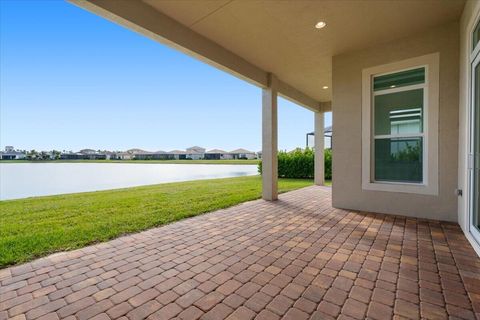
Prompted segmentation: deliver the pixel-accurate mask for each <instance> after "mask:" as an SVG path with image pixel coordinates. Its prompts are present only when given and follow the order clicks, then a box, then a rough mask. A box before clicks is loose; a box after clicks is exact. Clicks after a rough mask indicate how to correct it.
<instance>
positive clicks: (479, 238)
mask: <svg viewBox="0 0 480 320" xmlns="http://www.w3.org/2000/svg"><path fill="white" fill-rule="evenodd" d="M478 47H480V45H479V46H477V48H478ZM475 68H480V54H479V53H478V52H473V53H472V58H471V59H470V108H469V109H470V110H469V118H470V119H469V125H470V128H469V139H468V140H469V150H468V168H467V170H468V178H469V179H468V180H469V181H468V200H469V201H468V204H469V205H468V231H469V232H470V234H471V235H472V237H473V238H474V239H475V241H476V242H477V243H478V244H479V245H480V229H478V228H477V227H476V226H474V224H473V218H474V214H475V213H474V209H475V205H474V201H475V195H474V192H475V186H474V184H475V170H476V169H475V161H477V162H479V160H478V159H475V128H474V127H475V118H476V117H477V116H478V115H477V114H476V113H478V112H480V106H478V107H477V108H476V106H475V105H476V104H480V101H476V94H477V92H476V90H475V84H476V83H479V82H480V79H476V73H475ZM475 109H477V112H475ZM479 152H480V150H477V153H479ZM477 179H478V178H477ZM477 185H479V183H478V182H477ZM476 191H477V192H479V190H476ZM479 205H480V203H477V210H478V207H479Z"/></svg>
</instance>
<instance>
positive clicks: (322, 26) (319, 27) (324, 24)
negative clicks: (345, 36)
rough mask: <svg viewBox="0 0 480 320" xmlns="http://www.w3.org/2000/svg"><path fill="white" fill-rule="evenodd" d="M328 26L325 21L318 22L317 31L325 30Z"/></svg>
mask: <svg viewBox="0 0 480 320" xmlns="http://www.w3.org/2000/svg"><path fill="white" fill-rule="evenodd" d="M326 25H327V24H326V23H325V21H319V22H317V24H316V25H315V28H317V29H322V28H325V26H326Z"/></svg>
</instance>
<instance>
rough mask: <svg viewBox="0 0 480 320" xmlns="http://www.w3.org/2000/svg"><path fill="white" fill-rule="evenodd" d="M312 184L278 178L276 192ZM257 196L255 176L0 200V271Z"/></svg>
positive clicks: (308, 181) (256, 178)
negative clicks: (2, 268) (3, 268)
mask: <svg viewBox="0 0 480 320" xmlns="http://www.w3.org/2000/svg"><path fill="white" fill-rule="evenodd" d="M309 185H312V181H311V180H296V179H280V180H279V191H280V192H286V191H290V190H294V189H298V188H302V187H305V186H309ZM260 195H261V178H260V177H259V176H251V177H240V178H228V179H215V180H199V181H188V182H179V183H167V184H160V185H153V186H144V187H136V188H127V189H115V190H108V191H98V192H88V193H76V194H69V195H58V196H48V197H37V198H27V199H20V200H8V201H0V267H6V266H8V265H12V264H17V263H22V262H26V261H29V260H32V259H35V258H37V257H41V256H45V255H47V254H50V253H53V252H56V251H63V250H71V249H75V248H80V247H84V246H86V245H88V244H91V243H95V242H101V241H106V240H109V239H113V238H116V237H118V236H120V235H123V234H127V233H132V232H137V231H141V230H145V229H148V228H152V227H155V226H160V225H163V224H166V223H170V222H173V221H177V220H180V219H184V218H187V217H192V216H196V215H199V214H202V213H205V212H209V211H214V210H217V209H221V208H226V207H230V206H233V205H236V204H239V203H241V202H245V201H248V200H254V199H258V198H259V197H260Z"/></svg>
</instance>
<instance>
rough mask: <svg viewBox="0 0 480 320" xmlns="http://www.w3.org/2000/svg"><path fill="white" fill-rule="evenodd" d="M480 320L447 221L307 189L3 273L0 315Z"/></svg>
mask: <svg viewBox="0 0 480 320" xmlns="http://www.w3.org/2000/svg"><path fill="white" fill-rule="evenodd" d="M174 317H176V318H179V319H282V318H283V319H335V318H341V319H364V318H368V319H391V318H396V319H405V318H411V319H412V318H413V319H417V318H420V317H421V318H424V319H448V318H451V319H475V318H476V317H477V319H480V259H479V258H478V257H477V256H476V254H475V253H474V251H473V249H472V248H471V246H470V245H469V244H468V242H467V240H466V239H465V237H464V235H463V233H462V231H461V230H460V228H459V226H458V225H457V224H454V223H447V222H439V221H432V220H425V219H415V218H407V217H402V216H392V215H382V214H373V213H365V212H355V211H349V210H341V209H335V208H332V207H331V194H330V189H329V188H327V187H308V188H304V189H301V190H297V191H293V192H289V193H286V194H283V195H281V196H280V200H279V201H277V202H265V201H262V200H257V201H252V202H248V203H244V204H241V205H238V206H235V207H232V208H229V209H225V210H219V211H216V212H213V213H210V214H205V215H202V216H198V217H194V218H191V219H186V220H183V221H180V222H176V223H173V224H170V225H167V226H163V227H160V228H155V229H151V230H148V231H145V232H141V233H138V234H133V235H129V236H125V237H121V238H118V239H116V240H113V241H110V242H106V243H102V244H98V245H94V246H90V247H86V248H83V249H80V250H75V251H71V252H64V253H58V254H54V255H51V256H48V257H46V258H42V259H39V260H36V261H33V262H31V263H27V264H24V265H20V266H15V267H11V268H7V269H3V270H0V319H17V318H18V319H116V318H121V319H145V318H148V319H168V318H174Z"/></svg>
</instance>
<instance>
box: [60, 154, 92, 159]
mask: <svg viewBox="0 0 480 320" xmlns="http://www.w3.org/2000/svg"><path fill="white" fill-rule="evenodd" d="M60 159H61V160H89V156H88V155H86V154H83V153H80V152H64V153H62V154H61V155H60Z"/></svg>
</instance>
